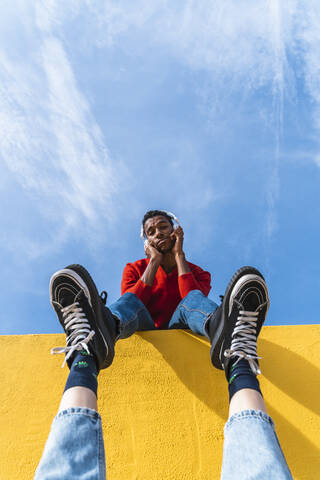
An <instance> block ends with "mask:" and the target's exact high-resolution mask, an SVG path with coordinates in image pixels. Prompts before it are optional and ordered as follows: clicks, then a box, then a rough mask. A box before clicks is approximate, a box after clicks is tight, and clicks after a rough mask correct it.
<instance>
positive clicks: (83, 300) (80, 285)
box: [49, 265, 116, 371]
mask: <svg viewBox="0 0 320 480" xmlns="http://www.w3.org/2000/svg"><path fill="white" fill-rule="evenodd" d="M49 290H50V301H51V304H52V306H53V308H54V310H55V311H56V313H57V315H58V318H59V321H60V323H61V325H62V327H63V329H64V331H65V332H66V335H67V342H66V346H65V347H55V348H53V349H52V350H51V353H53V354H55V353H65V354H66V357H65V360H64V362H63V364H62V367H64V365H65V363H66V362H67V364H68V366H69V368H71V365H72V358H71V357H72V355H73V354H74V353H75V352H76V351H78V350H79V351H81V350H83V349H84V350H86V351H87V352H88V353H89V352H90V353H92V354H93V355H94V356H95V358H96V363H97V368H98V371H99V370H101V369H104V368H107V367H108V366H109V365H111V363H112V361H113V357H114V343H115V338H116V321H115V318H114V317H113V315H112V314H111V312H110V310H109V309H108V308H107V307H106V306H105V305H104V302H103V299H102V298H101V297H100V296H99V293H98V291H97V288H96V286H95V283H94V281H93V280H92V278H91V276H90V274H89V273H88V272H87V270H86V269H85V268H84V267H82V266H81V265H69V266H68V267H66V268H64V269H63V270H59V271H58V272H56V273H55V274H53V275H52V277H51V279H50V287H49Z"/></svg>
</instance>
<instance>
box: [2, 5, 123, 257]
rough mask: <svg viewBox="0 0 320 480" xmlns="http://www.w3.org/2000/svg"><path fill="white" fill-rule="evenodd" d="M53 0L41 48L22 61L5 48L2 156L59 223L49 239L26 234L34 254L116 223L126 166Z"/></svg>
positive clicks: (44, 214) (41, 30) (43, 209)
mask: <svg viewBox="0 0 320 480" xmlns="http://www.w3.org/2000/svg"><path fill="white" fill-rule="evenodd" d="M53 4H54V2H51V6H52V9H51V10H50V11H48V9H47V10H46V11H45V12H42V14H41V11H39V10H38V12H37V18H38V17H40V18H41V21H43V24H42V26H41V28H39V30H38V31H37V32H35V33H34V34H37V37H38V42H37V44H38V48H37V49H36V50H34V51H33V52H30V53H29V55H27V57H26V58H25V59H24V60H22V61H21V59H19V61H14V60H13V59H11V58H8V56H7V55H6V53H5V50H4V48H2V50H0V62H1V67H2V68H1V72H2V73H1V82H0V112H1V113H0V131H1V137H0V149H1V161H2V162H3V163H4V165H5V166H6V168H7V169H8V170H9V171H11V172H12V173H13V174H14V175H15V178H16V180H18V182H19V183H20V184H21V186H22V187H23V188H24V190H25V192H26V194H27V195H29V196H30V195H31V196H36V197H39V199H41V201H40V202H39V204H38V212H34V214H36V215H37V214H38V215H41V216H42V219H43V221H44V219H45V218H46V219H48V218H49V219H50V221H51V222H53V224H54V225H55V233H54V235H53V236H52V237H53V238H49V239H48V242H47V243H46V244H45V243H42V244H41V245H39V244H37V242H36V241H35V240H34V239H33V238H29V239H28V238H26V239H24V242H25V245H26V248H27V254H28V253H29V255H30V256H37V255H41V253H43V252H47V251H48V250H50V249H55V248H57V247H58V246H59V243H61V242H64V241H65V240H66V238H67V237H68V235H70V233H71V231H72V230H73V231H74V229H75V228H76V227H77V226H80V225H89V226H90V227H91V228H93V229H94V228H96V227H97V226H98V224H99V222H98V219H99V218H100V219H103V220H104V225H105V226H107V225H108V224H110V223H112V220H113V219H114V213H113V212H114V210H113V208H114V203H113V201H112V197H113V195H114V194H115V193H116V192H118V191H119V188H121V187H120V184H119V175H118V173H117V172H119V170H120V169H121V166H120V165H117V171H116V169H115V167H114V165H113V164H112V160H111V157H110V154H109V152H108V149H107V147H106V145H105V142H104V138H103V135H102V132H101V130H100V128H99V126H98V124H97V122H96V121H95V119H94V117H93V115H92V113H91V110H90V105H89V103H88V101H87V100H86V98H85V95H84V93H83V92H81V90H80V88H79V86H78V85H77V81H76V78H75V75H74V73H73V69H72V66H71V63H70V60H69V58H68V55H67V53H66V50H65V48H64V46H63V43H62V41H61V40H60V39H59V38H57V37H55V36H54V35H53V34H52V33H51V31H50V28H51V27H50V22H51V21H52V22H53V20H54V19H55V12H54V8H53V7H54V5H53ZM47 7H48V6H47ZM45 14H47V20H46V22H45V21H44V18H45ZM40 225H41V223H40ZM40 228H41V227H40ZM28 245H29V247H28ZM11 247H13V246H12V245H11ZM8 248H10V245H8Z"/></svg>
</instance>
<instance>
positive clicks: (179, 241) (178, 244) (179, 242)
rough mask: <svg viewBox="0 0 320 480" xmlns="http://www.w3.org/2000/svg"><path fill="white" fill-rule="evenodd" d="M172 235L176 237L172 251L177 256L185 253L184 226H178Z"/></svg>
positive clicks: (173, 237)
mask: <svg viewBox="0 0 320 480" xmlns="http://www.w3.org/2000/svg"><path fill="white" fill-rule="evenodd" d="M170 237H171V238H172V239H176V241H175V244H174V246H173V248H172V250H171V251H172V253H173V255H174V256H175V257H177V256H179V255H184V252H183V248H182V247H183V237H184V232H183V229H182V227H180V226H179V227H178V228H176V229H175V230H174V231H173V232H172V233H171V235H170Z"/></svg>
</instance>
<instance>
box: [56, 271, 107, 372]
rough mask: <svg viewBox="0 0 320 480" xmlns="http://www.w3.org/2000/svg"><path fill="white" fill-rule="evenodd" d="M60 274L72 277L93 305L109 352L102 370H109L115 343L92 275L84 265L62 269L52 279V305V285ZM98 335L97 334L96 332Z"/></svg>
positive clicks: (101, 335)
mask: <svg viewBox="0 0 320 480" xmlns="http://www.w3.org/2000/svg"><path fill="white" fill-rule="evenodd" d="M60 274H64V275H67V276H70V277H71V278H72V279H73V280H76V283H78V285H79V286H80V287H81V288H82V289H83V290H84V292H85V294H86V296H87V298H88V301H89V304H90V305H91V307H92V310H93V312H94V314H95V319H96V322H97V328H98V334H99V335H100V337H101V339H102V341H103V343H104V345H105V347H106V350H107V354H106V359H105V361H104V362H103V364H102V365H100V367H99V368H100V369H101V370H102V369H104V368H107V367H108V366H109V365H111V363H112V361H113V357H114V343H113V341H112V337H111V334H110V332H109V329H108V325H107V324H106V322H104V318H103V311H102V308H101V302H102V301H101V299H100V295H99V292H98V290H97V287H96V285H95V283H94V281H93V279H92V277H91V275H90V273H89V272H88V271H87V270H86V269H85V268H84V267H83V266H82V265H78V264H72V265H68V266H67V267H66V268H64V269H62V270H59V271H58V272H56V273H55V274H54V275H52V277H51V279H50V287H49V288H50V301H51V304H52V296H51V291H52V289H51V285H52V283H53V280H54V279H55V278H56V277H57V276H59V275H60ZM90 292H91V294H90ZM96 334H97V332H96ZM91 341H92V342H93V343H95V342H96V341H97V339H95V336H94V337H93V339H92V340H91Z"/></svg>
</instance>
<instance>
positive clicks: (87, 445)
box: [34, 407, 106, 480]
mask: <svg viewBox="0 0 320 480" xmlns="http://www.w3.org/2000/svg"><path fill="white" fill-rule="evenodd" d="M105 478H106V461H105V452H104V443H103V435H102V423H101V417H100V414H99V413H98V412H97V411H96V410H92V409H91V408H82V407H72V408H68V409H66V410H62V411H61V412H59V413H58V414H57V415H56V416H55V418H54V420H53V422H52V425H51V430H50V433H49V437H48V439H47V442H46V444H45V447H44V451H43V454H42V458H41V460H40V463H39V465H38V468H37V470H36V473H35V476H34V480H57V479H59V480H105Z"/></svg>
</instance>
